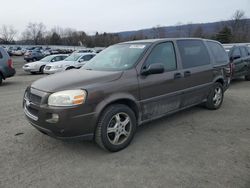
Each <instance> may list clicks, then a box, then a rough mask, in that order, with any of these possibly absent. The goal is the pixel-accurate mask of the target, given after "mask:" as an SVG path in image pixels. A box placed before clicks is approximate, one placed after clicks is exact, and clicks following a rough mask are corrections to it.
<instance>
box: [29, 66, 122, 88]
mask: <svg viewBox="0 0 250 188" xmlns="http://www.w3.org/2000/svg"><path fill="white" fill-rule="evenodd" d="M122 73H123V72H122V71H119V72H111V71H93V70H85V69H73V70H68V71H65V72H61V73H57V74H54V75H50V76H46V77H45V78H41V79H39V80H37V81H35V82H34V83H32V85H31V87H32V88H35V89H38V90H41V91H45V92H49V93H53V92H57V91H62V90H67V89H85V88H88V87H90V85H92V87H94V85H95V86H96V87H98V86H100V85H101V84H103V83H105V82H111V81H114V80H117V79H119V78H120V77H121V75H122Z"/></svg>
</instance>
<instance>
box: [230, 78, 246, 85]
mask: <svg viewBox="0 0 250 188" xmlns="http://www.w3.org/2000/svg"><path fill="white" fill-rule="evenodd" d="M242 82H247V81H246V80H245V79H244V78H243V77H240V78H235V79H233V80H231V83H230V85H236V84H240V83H242ZM229 87H230V86H229Z"/></svg>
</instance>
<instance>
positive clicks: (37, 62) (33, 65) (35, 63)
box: [25, 61, 46, 67]
mask: <svg viewBox="0 0 250 188" xmlns="http://www.w3.org/2000/svg"><path fill="white" fill-rule="evenodd" d="M44 64H46V63H45V62H41V61H36V62H32V63H26V64H25V65H27V66H29V67H36V66H40V65H44Z"/></svg>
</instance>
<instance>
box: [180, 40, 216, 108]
mask: <svg viewBox="0 0 250 188" xmlns="http://www.w3.org/2000/svg"><path fill="white" fill-rule="evenodd" d="M177 46H178V49H179V53H180V58H181V62H182V70H181V74H182V76H183V77H182V79H181V82H182V84H183V88H184V90H183V100H182V104H181V107H182V108H185V107H188V106H191V105H194V104H197V103H200V102H201V101H203V100H204V99H206V98H207V95H208V92H209V90H210V87H211V85H212V82H213V68H212V64H211V59H210V56H209V53H208V50H207V48H206V46H205V44H204V42H203V41H202V40H196V39H192V40H177Z"/></svg>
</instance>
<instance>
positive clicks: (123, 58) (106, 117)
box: [23, 38, 230, 151]
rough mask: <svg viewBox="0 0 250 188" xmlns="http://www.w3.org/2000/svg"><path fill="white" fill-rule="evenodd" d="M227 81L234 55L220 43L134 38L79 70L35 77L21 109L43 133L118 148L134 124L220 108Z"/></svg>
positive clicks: (127, 140)
mask: <svg viewBox="0 0 250 188" xmlns="http://www.w3.org/2000/svg"><path fill="white" fill-rule="evenodd" d="M69 78H70V79H69ZM229 82H230V68H229V58H228V55H227V53H226V52H225V50H224V48H223V47H222V45H221V44H220V43H219V42H216V41H212V40H205V39H181V38H180V39H154V40H142V41H131V42H125V43H120V44H116V45H113V46H110V47H108V48H106V49H105V50H103V51H102V53H100V54H98V55H97V56H95V57H94V58H93V59H91V60H90V61H89V62H88V63H86V65H84V66H83V68H81V69H78V70H69V71H66V72H64V73H58V74H55V75H53V76H49V77H45V78H42V79H40V80H37V81H35V82H34V83H32V84H31V86H29V87H28V88H27V89H26V91H25V94H24V100H23V108H24V112H25V115H26V117H27V119H28V121H29V122H30V123H31V124H32V125H33V126H34V127H35V128H37V129H38V130H39V131H41V132H42V133H44V134H47V135H49V136H52V137H55V138H60V139H72V138H92V139H95V141H96V143H97V144H98V145H99V146H100V147H102V148H104V149H107V150H109V151H119V150H121V149H123V148H125V147H126V146H128V145H129V143H130V142H131V140H132V138H133V136H134V134H135V130H136V127H137V125H140V124H142V123H145V122H148V121H151V120H154V119H157V118H160V117H162V116H165V115H169V114H172V113H174V112H178V111H180V110H183V109H186V108H189V107H191V106H194V105H197V104H201V103H203V104H205V106H206V107H207V108H208V109H211V110H216V109H218V108H220V106H221V105H222V102H223V97H224V92H225V91H226V89H227V88H228V84H229Z"/></svg>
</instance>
